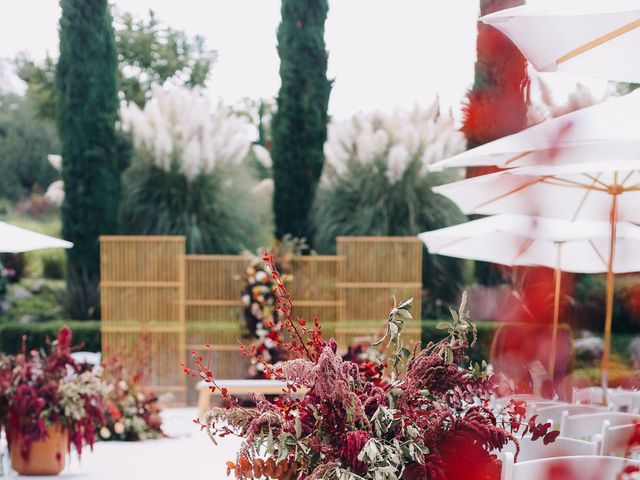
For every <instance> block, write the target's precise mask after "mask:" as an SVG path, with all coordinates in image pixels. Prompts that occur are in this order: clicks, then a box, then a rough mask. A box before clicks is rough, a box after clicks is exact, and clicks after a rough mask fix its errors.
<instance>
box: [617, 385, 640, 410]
mask: <svg viewBox="0 0 640 480" xmlns="http://www.w3.org/2000/svg"><path fill="white" fill-rule="evenodd" d="M636 398H640V392H638V391H635V390H611V391H610V392H609V404H610V405H611V407H612V410H613V411H615V412H630V413H638V412H637V411H635V412H634V411H633V409H634V406H636V405H637V402H634V400H635V399H636Z"/></svg>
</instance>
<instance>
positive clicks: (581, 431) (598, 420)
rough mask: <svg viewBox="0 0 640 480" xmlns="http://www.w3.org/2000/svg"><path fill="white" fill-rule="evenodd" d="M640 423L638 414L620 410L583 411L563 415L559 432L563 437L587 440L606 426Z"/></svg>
mask: <svg viewBox="0 0 640 480" xmlns="http://www.w3.org/2000/svg"><path fill="white" fill-rule="evenodd" d="M632 423H640V415H634V414H632V413H622V412H599V413H585V414H580V415H569V416H566V415H565V416H563V418H562V422H561V424H560V434H561V435H562V436H563V437H569V438H578V439H582V440H588V439H590V438H591V437H593V435H595V434H597V433H602V432H603V429H605V428H607V427H617V426H618V425H630V424H632Z"/></svg>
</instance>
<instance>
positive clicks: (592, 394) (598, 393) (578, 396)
mask: <svg viewBox="0 0 640 480" xmlns="http://www.w3.org/2000/svg"><path fill="white" fill-rule="evenodd" d="M571 402H572V403H586V404H594V403H595V404H603V403H604V396H603V395H602V388H601V387H584V388H576V387H573V390H572V395H571Z"/></svg>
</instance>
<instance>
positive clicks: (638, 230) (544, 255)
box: [418, 214, 640, 375]
mask: <svg viewBox="0 0 640 480" xmlns="http://www.w3.org/2000/svg"><path fill="white" fill-rule="evenodd" d="M616 234H617V237H616V242H615V250H616V252H617V255H616V257H615V260H614V263H613V266H612V270H613V273H629V272H637V271H640V255H636V254H635V253H636V252H637V251H638V250H640V227H638V226H636V225H633V224H630V223H622V222H619V223H618V225H617V232H616ZM609 235H610V229H609V223H608V222H593V221H575V222H569V221H567V220H558V219H552V218H545V217H531V216H525V215H509V214H502V215H495V216H491V217H486V218H482V219H479V220H473V221H471V222H467V223H462V224H459V225H454V226H452V227H447V228H441V229H439V230H433V231H430V232H424V233H421V234H420V235H418V237H419V238H420V239H421V240H422V241H423V242H424V243H425V244H426V245H427V248H428V249H429V253H432V254H437V255H446V256H449V257H455V258H465V259H469V260H481V261H485V262H491V263H498V264H501V265H506V266H510V267H512V266H518V265H524V266H531V265H540V266H544V267H549V268H552V269H554V271H555V295H554V308H553V329H552V338H551V351H550V352H549V371H550V373H551V375H553V374H554V371H555V360H556V349H557V330H558V324H559V315H560V291H561V280H562V275H561V272H573V273H605V272H607V269H608V263H607V260H606V259H607V254H608V251H609Z"/></svg>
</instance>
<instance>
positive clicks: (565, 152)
mask: <svg viewBox="0 0 640 480" xmlns="http://www.w3.org/2000/svg"><path fill="white" fill-rule="evenodd" d="M638 111H640V90H635V91H633V92H632V93H629V94H628V95H623V96H621V97H611V98H609V99H608V100H606V101H604V102H602V103H598V104H596V105H592V106H590V107H586V108H583V109H580V110H576V111H574V112H570V113H567V114H565V115H561V116H559V117H555V118H550V119H548V120H545V121H544V122H541V123H539V124H537V125H534V126H533V127H529V128H527V129H525V130H522V131H521V132H518V133H515V134H513V135H509V136H506V137H503V138H500V139H498V140H494V141H493V142H489V143H485V144H484V145H481V146H479V147H477V148H473V149H471V150H467V151H466V152H463V153H460V154H459V155H455V156H453V157H450V158H447V159H445V160H442V161H440V162H436V163H434V164H433V165H431V166H430V168H429V169H430V170H432V171H438V170H442V169H444V168H450V167H474V166H483V165H496V166H498V167H502V168H512V167H521V166H528V165H551V164H552V165H565V164H570V163H584V162H590V161H601V160H602V159H603V158H604V159H607V160H611V161H626V160H633V159H640V129H638V128H636V127H635V122H633V121H632V120H631V119H634V118H636V115H637V112H638Z"/></svg>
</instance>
